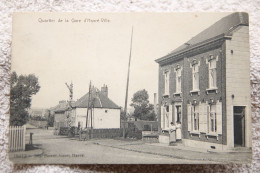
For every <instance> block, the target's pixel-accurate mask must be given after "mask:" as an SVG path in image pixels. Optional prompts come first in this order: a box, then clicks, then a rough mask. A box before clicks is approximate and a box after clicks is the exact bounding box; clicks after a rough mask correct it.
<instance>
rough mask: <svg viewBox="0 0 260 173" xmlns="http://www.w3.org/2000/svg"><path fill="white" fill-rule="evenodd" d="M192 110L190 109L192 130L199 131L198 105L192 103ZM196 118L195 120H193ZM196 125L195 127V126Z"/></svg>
mask: <svg viewBox="0 0 260 173" xmlns="http://www.w3.org/2000/svg"><path fill="white" fill-rule="evenodd" d="M192 108H193V111H192V131H193V132H199V131H200V130H199V114H200V112H199V105H198V104H196V105H192ZM195 120H196V121H195ZM195 127H196V128H195Z"/></svg>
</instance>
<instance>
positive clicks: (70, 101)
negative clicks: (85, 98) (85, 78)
mask: <svg viewBox="0 0 260 173" xmlns="http://www.w3.org/2000/svg"><path fill="white" fill-rule="evenodd" d="M65 84H66V86H67V88H68V89H69V92H70V95H69V96H70V100H69V108H68V116H67V120H68V121H67V122H68V127H69V136H71V110H72V105H71V103H72V100H73V83H72V82H71V83H70V85H68V84H67V83H65Z"/></svg>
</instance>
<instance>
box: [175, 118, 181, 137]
mask: <svg viewBox="0 0 260 173" xmlns="http://www.w3.org/2000/svg"><path fill="white" fill-rule="evenodd" d="M176 140H177V141H180V140H181V123H180V122H177V125H176Z"/></svg>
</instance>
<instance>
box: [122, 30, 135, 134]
mask: <svg viewBox="0 0 260 173" xmlns="http://www.w3.org/2000/svg"><path fill="white" fill-rule="evenodd" d="M133 29H134V28H133V27H132V34H131V42H130V54H129V62H128V73H127V82H126V94H125V111H124V121H126V114H127V100H128V86H129V74H130V65H131V55H132V41H133ZM123 138H125V122H123Z"/></svg>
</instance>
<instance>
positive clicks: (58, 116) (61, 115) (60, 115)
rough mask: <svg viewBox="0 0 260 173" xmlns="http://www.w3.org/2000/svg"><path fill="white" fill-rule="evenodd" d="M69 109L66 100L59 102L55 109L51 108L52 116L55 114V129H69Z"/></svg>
mask: <svg viewBox="0 0 260 173" xmlns="http://www.w3.org/2000/svg"><path fill="white" fill-rule="evenodd" d="M68 108H69V104H68V102H67V101H65V100H61V101H59V104H58V105H57V106H55V107H53V108H50V112H51V114H54V127H55V128H56V129H58V128H59V127H67V115H66V111H67V110H68Z"/></svg>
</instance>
